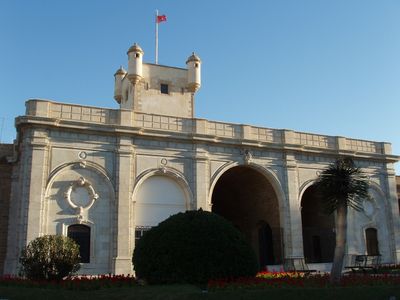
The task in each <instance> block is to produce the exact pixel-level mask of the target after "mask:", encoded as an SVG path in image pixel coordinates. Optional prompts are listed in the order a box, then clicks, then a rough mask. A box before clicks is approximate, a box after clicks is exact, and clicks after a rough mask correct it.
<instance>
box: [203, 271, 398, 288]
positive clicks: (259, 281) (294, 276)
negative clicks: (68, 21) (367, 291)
mask: <svg viewBox="0 0 400 300" xmlns="http://www.w3.org/2000/svg"><path fill="white" fill-rule="evenodd" d="M329 279H330V278H329V275H328V274H325V273H317V274H312V275H306V274H305V273H301V272H268V271H264V272H260V273H258V274H257V275H256V277H255V278H239V279H219V280H210V281H209V282H208V290H210V291H215V290H223V289H251V288H261V289H263V288H304V287H309V288H327V287H332V285H331V284H330V280H329ZM382 285H391V286H396V285H397V286H398V285H400V276H392V275H390V274H373V275H372V274H371V275H360V274H348V275H345V276H343V277H342V280H341V282H340V285H339V286H341V287H351V286H382Z"/></svg>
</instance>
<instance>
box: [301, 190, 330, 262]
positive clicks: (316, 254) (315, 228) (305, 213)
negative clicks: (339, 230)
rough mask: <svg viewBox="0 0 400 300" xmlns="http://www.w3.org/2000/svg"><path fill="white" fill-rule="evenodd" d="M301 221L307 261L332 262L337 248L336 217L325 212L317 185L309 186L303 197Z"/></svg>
mask: <svg viewBox="0 0 400 300" xmlns="http://www.w3.org/2000/svg"><path fill="white" fill-rule="evenodd" d="M301 221H302V227H303V228H302V229H303V230H302V231H303V250H304V258H305V260H306V262H308V263H328V262H332V261H333V254H334V249H335V217H334V215H333V214H331V215H327V214H326V213H324V210H323V206H322V203H321V201H320V199H319V198H318V197H317V192H316V188H315V186H310V187H309V188H307V190H306V191H305V192H304V194H303V197H302V198H301Z"/></svg>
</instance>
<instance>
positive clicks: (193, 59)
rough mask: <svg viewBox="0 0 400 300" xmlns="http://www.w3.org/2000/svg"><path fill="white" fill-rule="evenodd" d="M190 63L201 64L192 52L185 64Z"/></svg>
mask: <svg viewBox="0 0 400 300" xmlns="http://www.w3.org/2000/svg"><path fill="white" fill-rule="evenodd" d="M191 61H196V62H201V60H200V57H198V56H197V55H196V54H195V53H194V52H192V55H190V56H189V58H188V59H187V61H186V63H188V62H191Z"/></svg>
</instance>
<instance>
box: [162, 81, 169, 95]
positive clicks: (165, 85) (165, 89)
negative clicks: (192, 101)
mask: <svg viewBox="0 0 400 300" xmlns="http://www.w3.org/2000/svg"><path fill="white" fill-rule="evenodd" d="M161 94H168V84H165V83H161Z"/></svg>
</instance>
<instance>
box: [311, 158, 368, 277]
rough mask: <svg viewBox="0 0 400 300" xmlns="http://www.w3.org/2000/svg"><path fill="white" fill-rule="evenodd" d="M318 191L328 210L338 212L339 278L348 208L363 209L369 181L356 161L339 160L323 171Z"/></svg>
mask: <svg viewBox="0 0 400 300" xmlns="http://www.w3.org/2000/svg"><path fill="white" fill-rule="evenodd" d="M315 185H316V188H317V191H318V193H319V195H320V197H321V201H322V204H323V206H324V208H325V210H326V212H327V213H329V214H331V213H333V212H335V211H336V246H335V254H334V258H333V264H332V270H331V282H332V283H334V284H336V283H338V282H339V281H340V278H341V276H342V269H343V259H344V251H345V247H346V232H347V209H348V207H351V208H353V209H355V210H358V211H360V210H362V202H363V200H364V199H366V198H369V194H368V189H369V180H368V177H367V176H366V174H364V172H362V171H361V169H360V168H357V167H356V166H355V164H354V161H353V160H352V159H351V158H349V157H347V158H340V159H337V160H336V162H334V163H333V164H331V165H330V166H329V167H328V168H327V169H326V170H324V171H323V172H322V173H321V174H320V175H319V176H318V179H317V182H316V184H315Z"/></svg>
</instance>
